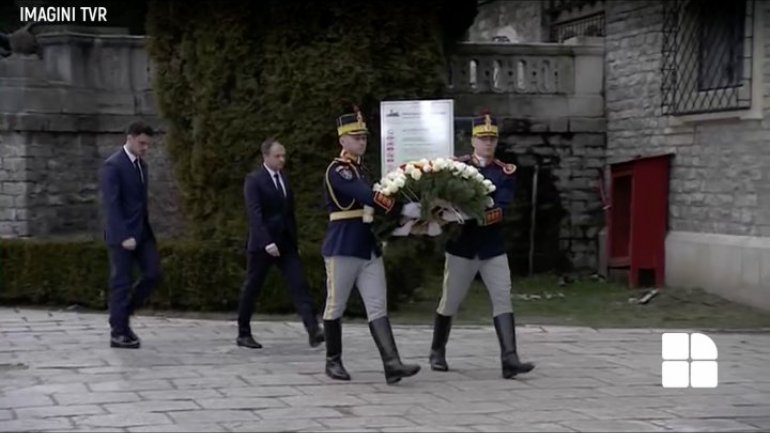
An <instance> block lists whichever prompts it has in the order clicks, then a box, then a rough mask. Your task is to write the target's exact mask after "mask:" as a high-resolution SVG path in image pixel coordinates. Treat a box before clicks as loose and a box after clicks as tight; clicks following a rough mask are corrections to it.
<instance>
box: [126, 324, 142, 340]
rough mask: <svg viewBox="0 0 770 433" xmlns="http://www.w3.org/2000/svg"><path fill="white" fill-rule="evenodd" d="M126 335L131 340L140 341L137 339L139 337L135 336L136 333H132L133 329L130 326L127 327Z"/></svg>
mask: <svg viewBox="0 0 770 433" xmlns="http://www.w3.org/2000/svg"><path fill="white" fill-rule="evenodd" d="M126 337H128V338H129V339H131V340H132V341H137V342H140V343H141V340H139V337H137V336H136V334H134V331H133V330H132V329H131V328H128V330H127V331H126Z"/></svg>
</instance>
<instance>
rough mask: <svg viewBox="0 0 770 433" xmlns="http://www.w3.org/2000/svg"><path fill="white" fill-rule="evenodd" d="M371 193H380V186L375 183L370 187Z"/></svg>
mask: <svg viewBox="0 0 770 433" xmlns="http://www.w3.org/2000/svg"><path fill="white" fill-rule="evenodd" d="M372 191H374V192H380V191H382V186H380V184H379V183H375V184H374V185H373V186H372Z"/></svg>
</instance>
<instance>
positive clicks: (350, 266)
mask: <svg viewBox="0 0 770 433" xmlns="http://www.w3.org/2000/svg"><path fill="white" fill-rule="evenodd" d="M324 261H325V263H326V308H325V310H324V320H336V319H339V318H340V317H342V315H343V313H344V312H345V308H346V307H347V303H348V298H349V297H350V292H352V291H353V286H354V285H355V286H356V287H358V292H359V293H360V294H361V299H362V300H363V301H364V307H365V308H366V317H367V319H368V321H369V322H371V321H373V320H376V319H379V318H380V317H384V316H387V314H388V299H387V284H386V281H385V265H384V263H383V261H382V256H380V257H374V254H372V258H371V259H369V260H364V259H361V258H358V257H345V256H332V257H324Z"/></svg>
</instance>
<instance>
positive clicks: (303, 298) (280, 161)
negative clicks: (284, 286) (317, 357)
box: [236, 138, 324, 349]
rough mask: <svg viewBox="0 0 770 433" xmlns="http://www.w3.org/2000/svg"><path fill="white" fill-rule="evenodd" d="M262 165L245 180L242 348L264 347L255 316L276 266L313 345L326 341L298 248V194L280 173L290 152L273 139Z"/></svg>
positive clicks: (267, 143) (267, 142)
mask: <svg viewBox="0 0 770 433" xmlns="http://www.w3.org/2000/svg"><path fill="white" fill-rule="evenodd" d="M261 150H262V159H263V164H262V166H261V167H259V168H258V169H256V170H255V171H253V172H251V173H249V174H248V175H247V176H246V180H245V182H244V188H243V189H244V191H243V192H244V197H245V199H246V208H247V213H248V217H249V237H248V244H247V250H248V260H247V277H246V282H245V284H244V287H243V291H242V292H241V299H240V305H239V307H238V338H237V340H236V343H237V344H238V346H242V347H248V348H252V349H259V348H261V347H262V345H261V344H259V343H258V342H257V341H255V340H254V338H253V336H252V334H251V315H252V314H253V312H254V300H255V298H257V297H258V295H259V292H260V291H261V289H262V285H263V284H264V282H265V277H267V272H268V271H269V270H270V267H271V266H272V265H273V264H276V265H278V268H279V269H280V270H281V272H282V273H283V276H284V278H285V279H286V281H287V282H288V285H289V290H290V293H291V297H292V300H293V301H294V307H295V308H296V310H297V313H298V314H299V315H300V317H302V322H303V323H304V325H305V329H306V330H307V333H308V338H309V342H310V346H312V347H316V346H318V345H319V344H321V343H322V342H323V341H324V334H323V331H322V330H321V329H320V327H319V325H318V318H317V315H316V308H315V305H314V302H313V298H312V297H311V296H310V288H309V286H308V283H307V279H306V278H305V273H304V270H303V267H302V261H301V260H300V257H299V251H298V243H297V221H296V218H295V216H294V193H293V192H292V189H291V186H290V185H289V182H288V178H287V177H286V175H285V174H284V173H283V171H282V169H283V166H284V164H285V162H286V150H285V149H284V147H283V145H281V143H279V142H278V141H277V140H276V139H274V138H269V139H267V140H265V142H263V143H262V148H261Z"/></svg>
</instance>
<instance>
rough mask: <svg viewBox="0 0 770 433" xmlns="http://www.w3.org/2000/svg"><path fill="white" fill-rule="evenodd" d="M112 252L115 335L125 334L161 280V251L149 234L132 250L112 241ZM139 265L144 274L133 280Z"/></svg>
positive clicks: (112, 318)
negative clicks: (132, 316) (130, 319)
mask: <svg viewBox="0 0 770 433" xmlns="http://www.w3.org/2000/svg"><path fill="white" fill-rule="evenodd" d="M109 256H110V301H109V305H110V327H111V328H112V334H113V335H115V336H117V335H125V334H126V332H127V331H128V327H129V318H130V316H131V315H132V314H133V313H134V311H136V310H137V309H139V308H140V307H141V306H142V305H143V304H144V302H145V301H146V300H147V299H148V298H149V297H150V294H151V293H152V290H153V289H154V288H155V287H156V286H157V285H158V283H159V282H160V277H161V270H160V255H159V254H158V248H157V245H156V243H155V240H154V239H151V238H147V239H144V240H142V241H140V242H139V243H137V245H136V249H134V250H133V251H129V250H127V249H125V248H123V247H122V246H119V245H110V247H109ZM136 265H138V266H139V270H140V271H141V278H140V279H139V280H137V281H136V282H134V283H133V284H132V280H133V271H134V266H136ZM132 289H133V290H132ZM132 291H133V293H132Z"/></svg>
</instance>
